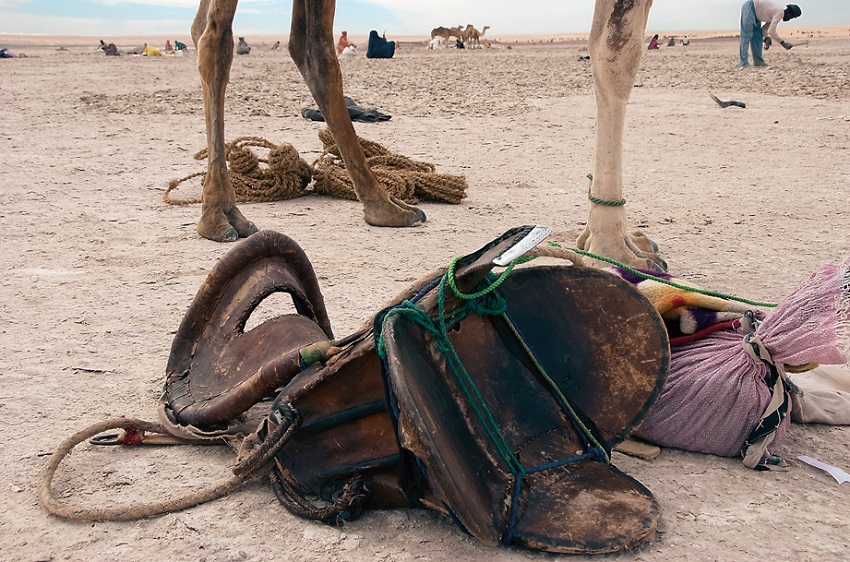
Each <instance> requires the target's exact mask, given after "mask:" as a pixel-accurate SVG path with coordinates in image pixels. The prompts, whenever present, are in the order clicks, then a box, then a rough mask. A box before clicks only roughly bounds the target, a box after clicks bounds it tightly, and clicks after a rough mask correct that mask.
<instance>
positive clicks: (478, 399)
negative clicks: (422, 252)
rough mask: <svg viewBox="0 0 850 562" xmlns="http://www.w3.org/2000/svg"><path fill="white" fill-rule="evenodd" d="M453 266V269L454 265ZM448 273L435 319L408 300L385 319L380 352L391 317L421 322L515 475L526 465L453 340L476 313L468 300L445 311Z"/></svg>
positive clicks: (382, 351)
mask: <svg viewBox="0 0 850 562" xmlns="http://www.w3.org/2000/svg"><path fill="white" fill-rule="evenodd" d="M456 263H457V260H455V261H453V262H452V266H454V265H455V264H456ZM452 266H450V268H451V267H452ZM447 278H448V275H444V276H443V278H442V279H441V280H440V285H439V287H438V289H437V290H438V291H439V293H438V294H439V297H438V314H437V316H436V317H435V318H431V317H430V316H429V315H428V313H427V312H425V311H424V310H422V309H421V308H419V307H418V306H416V305H415V304H413V303H412V302H410V301H404V302H403V303H402V304H401V305H400V306H398V307H395V308H393V309H391V310H390V311H389V312H388V313H387V314H386V316H385V317H384V319H383V322H382V323H381V334H380V336H379V338H378V342H377V349H378V354H379V355H380V356H381V358H386V342H385V339H384V332H385V330H386V325H387V322H388V321H389V318H390V316H393V315H396V314H401V315H405V316H407V317H408V318H410V319H411V320H412V321H413V322H415V323H416V324H418V325H420V326H421V327H422V328H424V329H425V330H427V331H428V332H429V333H430V334H431V335H432V336H433V337H434V340H435V342H436V344H437V348H438V349H439V350H440V351H441V352H442V353H443V355H444V356H445V357H446V362H447V363H448V365H449V367H450V369H451V371H452V373H453V374H454V375H455V378H456V379H457V381H458V383H459V384H460V387H461V390H462V391H463V393H464V396H465V397H466V399H467V401H468V402H469V404H470V405H471V406H472V409H473V411H474V412H475V416H476V417H477V418H478V420H479V422H480V423H481V425H482V427H483V428H484V431H485V433H486V434H487V436H488V437H489V438H490V441H491V442H492V443H493V444H494V445H495V447H496V449H497V450H498V453H499V455H500V456H501V457H502V459H503V460H504V461H505V463H506V464H507V465H508V468H509V470H510V471H511V473H512V474H518V473H520V472H521V471H522V470H523V468H522V464H521V463H520V462H519V460H518V459H517V458H516V456H515V455H514V454H513V451H511V449H510V447H509V446H508V443H507V441H506V440H505V438H504V436H503V435H502V433H501V431H500V430H499V427H498V424H497V423H496V421H495V420H494V419H493V414H492V412H491V411H490V410H489V409H488V408H487V405H486V404H485V402H484V397H483V396H481V393H480V392H479V391H478V389H477V388H476V386H475V383H474V382H473V381H472V378H471V377H470V376H469V373H468V372H467V371H466V368H465V367H464V366H463V362H462V361H461V360H460V357H458V355H457V352H456V351H455V349H454V346H453V345H452V343H451V341H449V337H448V330H449V328H450V327H451V326H453V325H455V324H457V323H458V322H460V321H461V320H462V319H463V318H465V317H466V316H467V315H468V314H469V313H470V312H473V308H475V307H474V306H472V304H471V303H468V304H466V305H464V306H463V307H461V308H460V309H458V310H456V311H455V312H454V313H452V314H450V315H446V314H445V288H446V281H447ZM483 292H484V294H486V293H489V292H490V290H486V289H485V290H484V291H483ZM494 308H501V310H500V311H499V313H500V312H501V311H503V310H504V305H502V306H501V307H498V306H497V307H494Z"/></svg>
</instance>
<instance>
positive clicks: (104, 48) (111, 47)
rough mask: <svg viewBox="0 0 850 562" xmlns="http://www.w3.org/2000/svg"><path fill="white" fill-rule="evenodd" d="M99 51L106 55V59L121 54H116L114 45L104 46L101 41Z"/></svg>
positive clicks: (116, 50)
mask: <svg viewBox="0 0 850 562" xmlns="http://www.w3.org/2000/svg"><path fill="white" fill-rule="evenodd" d="M100 49H101V50H102V51H103V52H104V53H106V56H108V57H117V56H118V55H120V54H121V53H119V52H118V47H116V46H115V43H110V44H108V45H107V44H106V43H104V42H103V39H101V40H100Z"/></svg>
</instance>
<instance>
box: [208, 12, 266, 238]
mask: <svg viewBox="0 0 850 562" xmlns="http://www.w3.org/2000/svg"><path fill="white" fill-rule="evenodd" d="M236 4H237V0H202V1H201V5H200V8H199V9H198V14H197V16H195V21H194V23H193V24H192V39H193V41H194V42H195V47H196V48H197V50H198V70H199V72H200V75H201V86H202V88H203V92H204V118H205V120H206V127H207V150H208V157H209V160H208V164H207V175H206V178H205V179H204V191H203V196H202V201H203V202H202V204H201V220H200V221H198V225H197V230H198V233H199V234H200V235H201V236H203V237H204V238H209V239H210V240H215V241H217V242H233V241H235V240H238V239H239V238H240V237H246V236H250V235H251V234H253V233H255V232H257V227H256V226H254V224H253V223H252V222H251V221H249V220H248V219H246V218H245V217H244V216H242V213H241V212H240V211H239V209H238V208H237V207H236V192H235V191H234V189H233V185H231V183H230V178H229V177H228V175H227V160H226V158H225V155H224V92H225V89H226V88H227V82H228V80H229V79H230V64H231V62H232V61H233V31H232V30H231V24H232V22H233V14H234V13H235V12H236Z"/></svg>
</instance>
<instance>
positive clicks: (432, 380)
mask: <svg viewBox="0 0 850 562" xmlns="http://www.w3.org/2000/svg"><path fill="white" fill-rule="evenodd" d="M546 234H548V229H543V228H542V227H533V226H525V227H519V228H514V229H511V230H509V231H508V232H506V233H505V234H503V235H502V236H500V237H498V238H496V239H495V240H493V241H492V242H490V243H488V244H487V245H485V246H484V247H483V248H481V249H479V250H478V251H476V252H474V253H472V254H469V255H467V256H464V257H462V258H459V259H457V260H455V261H454V262H452V264H451V265H450V266H449V267H448V268H446V269H445V270H441V271H438V272H436V273H434V274H432V275H429V276H426V277H424V278H423V279H422V280H420V281H419V282H417V283H416V284H414V285H413V286H411V287H410V288H408V289H407V290H405V291H404V292H402V293H401V294H400V295H398V296H397V297H396V298H395V299H394V300H393V301H392V302H391V303H389V304H388V305H387V306H386V307H384V308H383V309H382V310H381V311H380V312H379V313H377V314H376V315H375V316H374V317H373V318H372V319H371V320H370V321H369V322H367V323H366V324H365V325H364V326H363V327H362V328H361V329H360V330H358V331H357V332H355V333H354V334H351V335H349V336H347V337H344V338H340V339H335V338H334V336H333V334H332V331H331V327H330V322H329V320H328V315H327V312H326V309H325V305H324V302H323V298H322V295H321V291H320V290H319V287H318V282H317V279H316V275H315V273H314V271H313V268H312V266H311V265H310V262H309V260H308V259H307V257H306V256H305V255H304V252H303V251H302V250H301V248H300V247H299V246H298V245H297V244H296V243H295V242H294V241H293V240H291V239H290V238H288V237H286V236H285V235H282V234H278V233H274V232H269V231H265V232H260V233H258V234H255V235H253V236H251V237H249V238H248V239H246V240H245V241H243V242H241V243H239V245H237V246H236V247H235V248H234V249H232V250H231V251H229V252H228V253H227V254H226V255H225V256H224V257H223V258H222V259H221V260H220V261H219V262H218V264H217V265H216V266H215V267H214V268H213V270H212V271H211V272H210V274H209V277H208V279H207V280H206V282H205V283H204V284H203V286H202V287H201V289H200V290H199V292H198V294H197V296H196V297H195V300H194V301H193V303H192V305H191V307H190V309H189V311H188V313H187V314H186V317H185V318H184V320H183V322H182V324H181V326H180V328H179V330H178V332H177V335H176V337H175V339H174V344H173V346H172V351H171V358H170V360H169V363H168V368H167V378H166V383H165V390H164V393H163V397H162V402H161V406H162V409H161V417H162V418H163V421H165V422H166V423H167V424H168V425H169V427H170V428H173V429H174V430H175V432H185V433H187V434H191V435H194V436H199V437H204V436H209V437H213V438H214V437H217V436H222V435H233V434H237V433H239V432H243V435H245V432H244V427H245V424H244V423H243V422H244V421H245V420H246V418H247V417H249V415H250V414H251V413H256V412H257V410H259V411H260V414H259V415H260V418H261V421H260V423H259V425H256V424H255V425H254V426H253V427H254V428H256V430H255V431H253V432H252V433H250V434H247V436H246V437H245V438H244V439H243V440H242V442H241V449H240V457H242V456H244V455H245V454H247V453H256V451H257V450H261V451H262V452H263V454H264V455H265V457H264V459H265V461H268V462H270V463H271V466H272V467H273V468H272V475H271V479H272V483H273V488H274V491H275V494H276V495H277V497H278V499H279V500H280V501H281V503H282V504H283V505H284V506H285V507H286V508H287V509H288V510H290V511H291V512H292V513H294V514H296V515H299V516H302V517H308V518H312V519H318V520H323V521H326V522H333V523H338V524H341V523H342V521H344V520H347V519H352V518H354V517H356V516H357V515H358V514H359V513H360V512H361V511H362V510H364V509H372V508H397V507H409V506H416V507H422V508H426V509H432V510H435V511H438V512H440V513H442V514H444V515H446V516H447V517H450V518H451V519H452V520H453V521H454V522H455V523H456V524H457V525H458V526H459V527H460V528H461V529H463V530H464V531H465V532H467V533H469V534H471V535H472V536H474V537H476V538H477V539H479V540H481V541H483V542H485V543H488V544H497V543H504V544H514V545H520V546H524V547H527V548H532V549H539V550H544V551H550V552H559V553H603V552H615V551H618V550H622V549H625V548H629V547H632V546H635V545H637V544H639V543H640V542H642V541H643V540H645V539H647V538H648V537H651V536H652V535H653V533H654V531H655V528H656V526H657V523H658V521H659V519H660V511H661V510H660V507H659V505H658V503H657V501H656V500H655V498H654V497H653V495H652V493H651V492H650V491H649V490H647V489H646V488H645V487H644V486H643V485H642V484H640V483H639V482H638V481H637V480H635V479H633V478H632V477H630V476H628V475H626V474H624V473H623V472H621V471H619V470H618V469H617V468H615V467H614V466H613V465H612V464H611V449H612V448H613V447H614V446H615V445H616V444H618V443H619V442H621V441H622V440H623V439H625V438H626V437H627V436H628V435H629V434H630V433H631V431H633V430H634V429H635V428H636V427H637V426H638V425H639V424H640V423H641V421H642V420H643V419H644V417H645V416H646V414H647V412H648V410H649V408H650V407H651V406H652V404H653V403H654V401H655V399H656V397H657V396H658V395H659V393H660V391H661V389H662V387H663V385H664V382H665V381H666V376H667V371H668V368H669V362H670V351H669V343H668V340H667V332H666V329H665V327H664V324H663V322H662V321H661V318H660V317H659V315H658V313H657V312H656V311H655V309H654V307H653V306H652V305H651V304H650V303H649V301H648V300H647V299H646V298H645V297H643V296H642V295H641V294H640V293H639V292H638V291H637V290H636V289H635V288H634V287H633V286H632V285H631V284H629V283H627V282H626V281H624V280H623V279H621V278H619V277H617V276H615V275H612V274H609V273H606V272H603V271H600V270H596V269H588V268H583V267H577V266H572V265H566V264H561V263H559V264H555V265H536V263H537V262H531V263H524V264H521V265H518V262H521V261H522V258H521V256H522V255H523V254H524V253H525V252H526V251H528V250H529V249H530V248H532V247H533V246H534V245H535V244H537V243H539V242H540V241H541V240H542V239H543V238H545V235H546ZM515 266H516V267H515ZM496 267H503V268H506V269H504V270H503V272H502V273H501V275H499V276H497V275H496V274H495V273H494V272H493V269H494V268H496ZM274 293H286V294H288V295H289V296H290V297H291V299H292V302H293V311H291V312H290V313H288V314H281V315H279V316H276V317H273V318H271V319H269V320H266V321H265V322H263V323H262V324H260V325H258V326H256V327H254V328H252V329H249V330H246V325H247V321H248V319H249V317H250V316H251V314H252V312H253V311H254V310H255V309H256V308H257V307H258V306H259V304H260V303H261V302H263V301H264V300H265V299H267V298H268V297H269V296H270V295H272V294H274Z"/></svg>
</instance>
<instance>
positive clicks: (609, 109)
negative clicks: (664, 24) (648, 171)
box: [578, 0, 667, 270]
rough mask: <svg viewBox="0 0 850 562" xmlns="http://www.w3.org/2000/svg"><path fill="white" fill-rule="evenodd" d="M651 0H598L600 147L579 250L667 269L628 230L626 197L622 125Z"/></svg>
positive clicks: (595, 45) (595, 47) (594, 59)
mask: <svg viewBox="0 0 850 562" xmlns="http://www.w3.org/2000/svg"><path fill="white" fill-rule="evenodd" d="M651 5H652V0H597V2H596V10H595V13H594V16H593V26H592V28H591V32H590V44H589V48H590V63H591V68H592V69H593V83H594V87H595V90H596V145H595V148H594V155H593V179H592V180H591V184H590V189H589V192H588V194H589V197H588V198H589V199H590V211H589V215H588V219H587V227H586V228H585V230H584V232H582V234H581V236H580V237H579V239H578V246H579V248H581V249H583V250H586V251H589V252H592V253H594V254H599V255H602V256H605V257H607V258H611V259H614V260H617V261H620V262H623V263H625V264H627V265H630V266H632V267H639V268H643V269H660V270H664V269H666V268H667V264H666V263H665V262H664V260H663V259H661V257H660V256H659V255H658V254H657V250H658V247H657V246H656V245H655V243H654V242H652V240H650V239H649V238H647V237H646V236H644V235H643V234H639V233H634V234H630V233H629V232H628V231H627V220H626V209H625V206H624V205H623V204H622V199H623V129H624V127H625V120H626V104H627V103H628V101H629V94H630V93H631V90H632V86H634V83H635V76H636V75H637V71H638V67H639V65H640V56H641V52H642V51H643V34H644V30H645V29H646V20H647V17H648V16H649V8H650V6H651Z"/></svg>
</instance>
